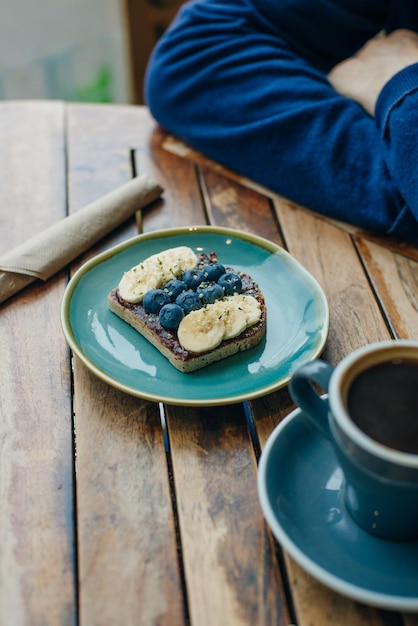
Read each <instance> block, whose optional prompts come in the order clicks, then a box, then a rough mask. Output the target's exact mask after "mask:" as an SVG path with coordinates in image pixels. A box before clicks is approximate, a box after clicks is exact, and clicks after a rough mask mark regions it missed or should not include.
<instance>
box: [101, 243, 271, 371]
mask: <svg viewBox="0 0 418 626" xmlns="http://www.w3.org/2000/svg"><path fill="white" fill-rule="evenodd" d="M199 256H200V257H201V258H200V261H201V263H204V262H207V259H208V256H207V255H199ZM213 257H214V255H213V254H212V255H211V259H213ZM225 269H226V271H228V272H235V273H237V274H239V276H240V277H241V280H242V290H241V293H242V294H246V295H251V296H253V297H254V298H256V299H257V300H258V302H259V304H260V308H261V317H260V320H259V321H258V322H257V323H256V324H254V325H252V326H249V327H248V328H246V329H245V330H244V331H243V332H242V333H241V334H240V335H238V337H234V338H233V339H227V340H224V341H222V343H221V344H220V345H219V346H218V347H217V348H215V349H213V350H208V351H206V352H201V353H196V352H190V351H188V350H185V349H184V348H183V347H182V346H181V345H180V343H179V341H178V338H177V332H176V331H171V330H167V329H165V328H163V326H162V325H161V323H160V321H159V319H158V315H156V314H152V313H147V312H146V311H145V309H144V307H143V306H142V304H131V303H129V302H126V301H125V300H123V298H122V297H121V296H120V294H119V290H118V288H117V287H115V288H114V289H112V291H111V292H110V293H109V295H108V306H109V309H110V310H111V311H112V312H113V313H115V314H116V315H118V317H120V318H121V319H122V320H123V321H125V322H126V323H127V324H129V325H130V326H132V327H133V328H135V330H137V331H138V332H139V333H140V334H141V335H142V336H143V337H145V339H147V340H148V341H149V342H150V343H151V344H152V345H153V346H154V347H155V348H157V350H159V351H160V352H161V354H163V355H164V356H165V357H166V358H167V359H168V361H169V362H170V363H171V364H172V365H173V366H174V367H175V368H176V369H178V370H179V371H180V372H184V373H188V372H194V371H196V370H198V369H201V368H203V367H206V366H208V365H210V364H211V363H215V362H216V361H220V360H223V359H226V358H227V357H229V356H232V355H233V354H236V353H237V352H242V351H244V350H249V349H251V348H253V347H254V346H256V345H258V344H259V343H260V342H261V340H262V339H263V337H264V335H265V331H266V321H267V311H266V305H265V300H264V296H263V294H262V292H261V290H260V288H259V286H258V285H257V283H256V282H255V281H254V280H253V279H252V278H251V276H249V275H248V274H245V273H242V272H236V270H233V269H232V268H225Z"/></svg>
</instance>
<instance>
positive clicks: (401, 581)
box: [258, 410, 418, 612]
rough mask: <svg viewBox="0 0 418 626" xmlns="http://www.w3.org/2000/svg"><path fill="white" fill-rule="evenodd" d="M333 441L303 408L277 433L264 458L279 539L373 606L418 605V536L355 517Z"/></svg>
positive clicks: (329, 580) (263, 498) (334, 584)
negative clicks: (370, 528) (396, 533)
mask: <svg viewBox="0 0 418 626" xmlns="http://www.w3.org/2000/svg"><path fill="white" fill-rule="evenodd" d="M342 484H343V478H342V473H341V470H340V467H339V465H338V462H337V458H336V456H335V454H334V452H333V449H332V445H331V443H330V442H328V441H327V440H326V439H324V438H323V437H322V436H321V435H320V434H319V432H318V431H317V430H316V428H315V427H314V426H313V425H311V423H310V422H308V420H307V418H306V417H305V416H304V415H303V413H302V412H301V411H299V410H296V411H294V412H293V413H291V414H290V415H289V416H288V417H287V418H286V419H285V420H283V421H282V422H281V423H280V424H279V425H278V426H277V427H276V428H275V429H274V431H273V432H272V434H271V435H270V437H269V439H268V441H267V444H266V446H265V448H264V450H263V453H262V455H261V459H260V465H259V471H258V492H259V498H260V504H261V507H262V510H263V513H264V516H265V518H266V521H267V523H268V525H269V526H270V528H271V530H272V532H273V534H274V536H275V537H276V539H277V540H278V541H279V542H280V543H281V544H282V546H283V548H284V549H285V550H286V551H287V552H288V553H289V554H290V556H291V557H292V558H293V559H294V560H295V561H296V562H297V563H299V565H300V566H301V567H302V568H304V569H305V570H306V571H307V572H309V573H310V574H311V575H312V576H313V577H315V578H317V579H318V580H319V581H321V582H322V583H324V584H325V585H327V586H328V587H330V588H331V589H334V590H335V591H338V592H339V593H341V594H343V595H345V596H348V597H349V598H352V599H355V600H358V601H360V602H364V603H366V604H370V605H373V606H377V607H381V608H387V609H392V610H399V611H411V612H412V611H418V541H412V542H410V541H406V542H396V541H387V540H384V539H379V538H377V537H373V536H372V535H369V534H368V533H367V532H366V531H364V530H362V529H361V528H360V527H358V526H357V524H355V523H354V521H353V519H352V517H351V515H350V514H349V513H348V512H347V510H346V508H345V506H344V501H343V496H342V490H341V487H342Z"/></svg>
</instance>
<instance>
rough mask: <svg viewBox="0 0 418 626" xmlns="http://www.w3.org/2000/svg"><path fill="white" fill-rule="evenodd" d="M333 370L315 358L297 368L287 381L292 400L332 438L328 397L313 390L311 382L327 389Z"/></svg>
mask: <svg viewBox="0 0 418 626" xmlns="http://www.w3.org/2000/svg"><path fill="white" fill-rule="evenodd" d="M333 371H334V368H333V367H332V366H331V365H329V364H328V363H325V361H322V360H321V359H315V360H314V361H309V362H308V363H305V364H304V365H302V366H301V367H300V368H299V369H297V370H296V371H295V372H294V374H293V375H292V378H291V380H290V382H289V392H290V395H291V396H292V398H293V400H294V402H296V404H297V405H298V406H299V407H300V408H301V409H302V411H303V412H304V413H305V414H306V415H307V417H309V419H310V420H311V422H313V423H314V424H315V426H316V427H317V428H319V430H320V431H321V432H322V433H323V434H324V435H325V436H326V437H327V438H328V439H332V436H331V431H330V427H329V422H328V411H329V404H328V399H327V398H321V396H320V395H319V394H318V393H317V392H316V391H315V389H314V387H313V383H316V384H317V385H319V386H320V387H321V388H322V389H323V390H324V391H328V386H329V381H330V378H331V375H332V372H333Z"/></svg>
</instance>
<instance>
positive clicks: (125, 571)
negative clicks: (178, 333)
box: [0, 101, 418, 626]
mask: <svg viewBox="0 0 418 626" xmlns="http://www.w3.org/2000/svg"><path fill="white" fill-rule="evenodd" d="M0 139H1V144H0V145H1V151H0V177H1V186H0V197H1V214H0V225H1V230H0V232H1V237H0V253H3V252H5V251H6V250H8V249H9V248H11V247H12V246H14V245H16V244H18V243H20V242H22V241H24V240H25V239H27V238H29V237H30V236H32V235H33V234H34V233H36V232H38V231H40V230H42V229H44V228H46V227H47V226H48V225H50V224H51V223H53V222H54V221H56V220H58V219H60V218H62V217H64V216H65V215H66V214H67V211H69V212H73V211H77V210H78V209H80V208H81V207H83V206H84V205H86V204H88V203H89V202H91V201H92V200H94V199H96V198H98V197H99V196H101V195H103V194H105V193H106V192H108V191H110V190H112V189H113V188H115V187H117V186H119V185H121V184H123V183H124V182H126V181H127V180H128V179H130V178H131V177H132V176H133V175H134V174H135V173H140V172H147V173H149V174H151V175H152V176H154V177H155V178H156V179H157V180H158V181H159V182H160V183H161V184H162V185H163V187H164V188H165V193H164V196H163V199H162V200H160V201H158V202H156V203H155V204H154V205H152V206H151V207H148V208H146V209H145V210H144V211H143V213H142V218H141V217H140V216H138V219H137V220H136V221H135V219H132V220H131V221H129V223H126V224H124V225H123V227H121V228H119V229H118V230H117V231H116V232H114V233H113V234H112V235H111V236H109V237H108V238H106V240H103V241H102V242H101V243H100V245H98V246H96V247H95V248H94V249H92V250H90V251H89V254H88V255H85V256H84V257H83V258H82V259H78V260H77V263H74V265H73V267H72V268H68V269H66V270H63V271H61V272H60V273H59V274H57V275H56V276H55V277H53V278H52V279H51V280H49V281H48V282H46V283H41V282H37V283H33V284H32V285H31V286H29V287H28V288H26V289H25V290H24V291H22V292H20V293H19V294H17V295H16V296H14V297H13V298H12V299H11V300H9V301H7V302H6V303H4V304H3V305H1V308H0V364H1V376H0V411H1V421H0V446H1V467H0V472H1V473H0V489H1V491H0V494H1V506H0V537H1V539H0V624H1V626H6V625H7V626H11V625H13V626H24V625H25V626H47V625H75V624H80V625H81V626H93V625H97V626H107V625H112V626H113V625H115V626H116V625H117V626H128V625H131V624H132V625H133V624H135V625H145V626H151V625H158V626H162V625H163V624H167V625H168V626H176V625H186V624H191V625H193V626H206V625H214V626H223V625H225V626H237V625H248V626H257V625H261V624H263V625H274V626H284V625H286V626H287V625H289V624H297V625H298V626H325V625H326V626H329V625H332V626H401V625H403V626H413V625H414V626H417V625H418V618H417V617H416V616H413V615H403V616H401V615H399V614H397V613H393V612H390V611H386V610H378V609H375V608H371V607H367V606H363V605H361V604H358V603H356V602H354V601H351V600H349V599H346V598H344V597H342V596H340V595H338V594H337V593H334V592H333V591H330V590H328V589H326V588H325V587H323V586H322V585H321V584H320V583H318V582H316V581H315V580H313V579H312V578H311V577H310V576H309V575H308V574H306V573H304V572H303V571H302V570H301V569H300V568H299V567H298V566H297V565H296V564H295V563H294V562H293V561H292V560H291V559H290V558H289V556H288V555H286V554H283V553H282V551H281V548H280V546H279V545H277V544H276V542H275V541H274V540H273V538H272V536H271V534H270V531H269V529H268V528H267V526H266V524H265V522H264V518H263V516H262V513H261V509H260V506H259V503H258V496H257V486H256V475H257V461H258V458H259V455H260V452H261V451H262V449H263V446H264V445H265V442H266V440H267V438H268V436H269V434H270V433H271V431H272V430H273V428H274V427H275V425H276V424H277V423H278V422H279V421H280V420H281V419H283V417H284V416H286V415H287V414H288V413H289V412H290V411H291V410H292V408H293V405H292V402H291V400H290V398H289V396H288V392H287V390H286V389H281V390H279V391H277V392H276V393H273V394H271V395H269V396H267V397H263V398H260V399H257V400H254V401H252V402H251V403H250V417H249V418H248V417H246V414H245V412H244V410H243V406H241V405H240V404H238V405H230V406H225V407H223V406H221V407H211V408H191V407H188V408H184V407H181V406H160V405H159V404H158V403H152V402H148V401H143V400H140V399H137V398H134V397H131V396H128V395H125V394H123V393H121V392H119V391H117V390H115V389H113V388H111V387H109V386H108V385H106V384H105V383H104V382H102V381H100V380H98V379H96V377H94V376H93V375H92V374H90V372H89V371H88V370H87V369H86V368H85V367H84V365H82V364H81V363H80V362H79V361H78V360H77V358H75V359H74V362H73V364H72V360H71V357H70V353H69V349H68V347H67V345H66V342H65V340H64V336H63V333H62V329H61V325H60V305H61V300H62V296H63V293H64V290H65V287H66V284H67V282H68V279H69V274H70V272H72V271H74V269H75V268H76V267H78V266H79V265H80V264H81V263H82V262H84V261H86V260H87V258H88V257H90V256H92V255H94V254H97V253H98V252H100V251H102V250H104V249H107V248H109V247H110V246H112V245H114V244H116V243H119V242H121V241H124V240H126V239H127V238H129V237H131V236H133V235H135V234H136V233H137V232H138V230H139V231H144V232H146V231H152V230H156V229H160V228H166V227H173V226H184V225H190V224H206V223H208V222H209V223H211V224H216V225H225V226H228V227H233V228H239V229H242V230H245V231H250V232H253V233H257V234H259V235H262V236H264V237H267V238H269V239H271V240H273V241H274V242H276V243H278V244H281V245H283V246H284V247H285V248H287V249H288V250H289V251H290V253H291V254H292V255H293V256H294V257H295V258H296V259H297V260H298V261H300V263H302V264H303V265H304V266H305V267H306V268H307V269H309V271H310V272H311V273H312V274H313V275H314V276H315V278H316V279H317V280H318V282H319V283H320V284H321V286H322V287H323V289H324V291H325V293H326V295H327V297H328V300H329V305H330V311H331V320H330V332H329V339H328V341H327V344H326V348H325V352H324V357H325V358H326V359H327V360H329V361H330V362H332V363H337V362H338V361H339V360H340V359H341V358H342V357H343V356H344V355H345V354H347V353H348V352H350V351H351V350H353V349H354V348H357V347H359V346H361V345H364V344H367V343H369V342H372V341H376V340H381V339H386V338H389V337H401V338H408V337H409V338H414V339H417V338H418V250H417V249H416V248H414V247H412V246H407V245H402V244H399V243H396V242H391V241H389V240H384V239H381V240H379V239H376V238H372V237H368V236H367V235H366V234H364V233H359V232H356V231H355V230H353V229H349V228H346V227H342V226H341V225H339V224H335V223H332V222H330V221H327V220H325V219H322V218H321V217H319V216H315V215H313V214H312V213H310V212H309V211H306V210H304V209H303V208H301V207H298V206H296V205H295V204H293V203H291V202H289V201H287V200H285V199H283V198H280V197H279V196H276V195H275V194H272V193H269V192H267V191H266V190H262V189H258V188H257V186H256V185H251V184H250V183H249V182H248V181H243V180H241V179H239V177H237V176H235V175H233V174H232V173H231V172H228V171H225V170H223V169H222V168H221V167H220V166H217V165H216V164H214V163H211V162H209V161H207V160H206V159H204V158H203V157H201V156H200V155H198V154H196V153H194V152H192V151H188V150H187V149H186V148H185V146H182V145H181V144H179V143H178V142H176V141H174V140H173V139H172V138H170V137H167V136H166V135H165V134H164V133H163V132H162V131H161V130H160V129H159V128H158V127H157V126H156V125H155V123H154V122H153V121H152V119H151V117H150V115H149V113H148V111H147V109H145V108H143V107H130V106H112V105H84V104H64V103H62V102H52V101H51V102H29V101H27V102H2V103H1V104H0ZM165 443H166V444H167V445H166V446H165ZM417 594H418V590H417Z"/></svg>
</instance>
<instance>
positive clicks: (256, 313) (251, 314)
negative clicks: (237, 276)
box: [232, 293, 261, 326]
mask: <svg viewBox="0 0 418 626" xmlns="http://www.w3.org/2000/svg"><path fill="white" fill-rule="evenodd" d="M232 298H233V299H234V300H235V304H236V305H237V306H238V307H239V308H240V309H241V310H242V311H243V312H244V314H245V317H246V320H247V326H253V324H256V323H257V322H258V321H259V319H260V317H261V306H260V303H259V301H258V300H257V299H256V298H254V296H249V295H245V294H238V293H237V294H235V295H234V296H232Z"/></svg>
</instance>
